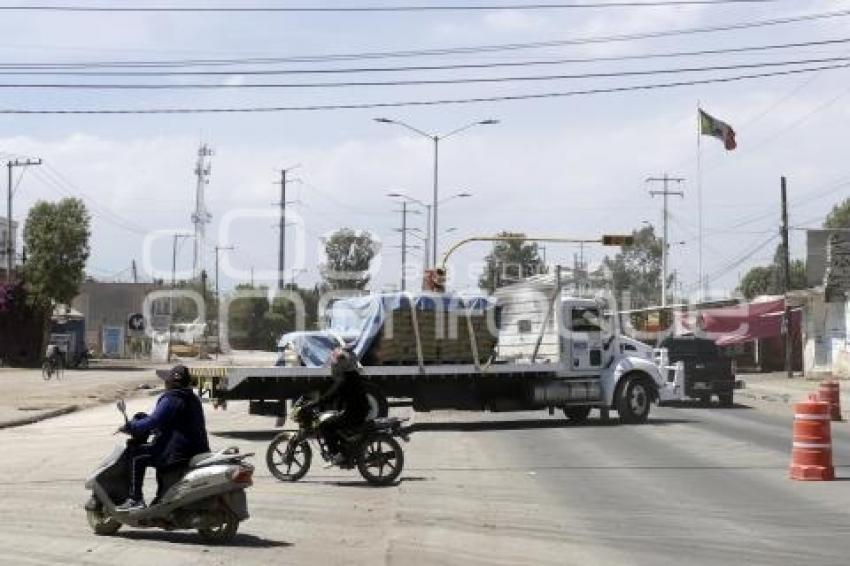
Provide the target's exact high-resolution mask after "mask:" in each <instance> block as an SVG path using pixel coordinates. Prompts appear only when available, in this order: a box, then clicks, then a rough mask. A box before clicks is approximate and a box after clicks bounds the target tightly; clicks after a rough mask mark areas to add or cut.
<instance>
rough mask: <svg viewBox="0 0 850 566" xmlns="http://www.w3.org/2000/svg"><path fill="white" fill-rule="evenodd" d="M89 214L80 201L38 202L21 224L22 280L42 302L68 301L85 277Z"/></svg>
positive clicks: (63, 302)
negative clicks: (22, 230)
mask: <svg viewBox="0 0 850 566" xmlns="http://www.w3.org/2000/svg"><path fill="white" fill-rule="evenodd" d="M90 223H91V217H90V215H89V213H88V211H87V210H86V206H85V204H83V201H81V200H80V199H76V198H65V199H62V200H61V201H59V202H57V203H51V202H45V201H39V202H37V203H36V204H35V206H33V207H32V208H31V209H30V212H29V215H28V216H27V221H26V225H25V226H24V243H25V245H26V251H27V261H26V263H25V265H24V270H23V272H24V280H25V281H26V283H27V287H28V289H29V291H30V294H31V295H32V296H33V298H34V299H35V300H37V301H39V302H42V303H44V304H46V303H50V302H54V303H62V304H70V302H71V299H73V298H74V297H75V296H76V295H77V293H78V292H79V289H80V285H81V284H82V282H83V279H84V277H85V267H86V261H88V258H89V253H90V248H89V238H90V237H91V230H90Z"/></svg>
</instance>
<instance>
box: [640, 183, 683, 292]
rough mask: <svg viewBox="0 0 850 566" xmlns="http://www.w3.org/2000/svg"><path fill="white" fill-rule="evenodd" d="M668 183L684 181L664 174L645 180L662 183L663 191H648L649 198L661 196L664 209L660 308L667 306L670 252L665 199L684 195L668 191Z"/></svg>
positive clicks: (679, 192)
mask: <svg viewBox="0 0 850 566" xmlns="http://www.w3.org/2000/svg"><path fill="white" fill-rule="evenodd" d="M670 181H673V182H675V183H678V184H681V183H682V182H684V179H683V178H681V177H670V176H669V175H668V174H667V173H664V176H663V177H649V178H647V179H646V182H647V183H662V186H663V187H664V188H663V190H660V191H649V194H650V195H651V196H653V197H654V196H656V195H661V196H662V197H663V198H664V208H663V213H662V219H663V225H664V239H663V242H662V247H661V306H662V307H666V306H667V269H668V254H669V252H670V245H669V243H668V238H667V219H668V214H667V197H669V196H671V195H676V196H680V197H682V198H685V193H684V192H682V191H671V190H669V188H668V187H669V184H670Z"/></svg>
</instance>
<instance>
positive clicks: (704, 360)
mask: <svg viewBox="0 0 850 566" xmlns="http://www.w3.org/2000/svg"><path fill="white" fill-rule="evenodd" d="M661 347H662V348H667V352H668V355H669V360H670V363H671V364H673V363H676V362H680V361H681V362H684V364H685V391H684V393H685V395H686V396H687V397H690V398H691V399H699V400H701V401H702V402H704V403H708V402H710V401H711V396H712V395H717V398H718V400H719V401H720V405H721V406H723V407H731V406H732V403H733V396H734V391H735V371H734V366H733V362H732V360H731V359H729V358H727V357H726V356H724V355H723V354H721V353H720V350H718V348H717V344H715V343H714V341H713V340H709V339H708V338H699V337H697V336H677V337H669V338H666V339H665V340H664V341H663V342H662V343H661Z"/></svg>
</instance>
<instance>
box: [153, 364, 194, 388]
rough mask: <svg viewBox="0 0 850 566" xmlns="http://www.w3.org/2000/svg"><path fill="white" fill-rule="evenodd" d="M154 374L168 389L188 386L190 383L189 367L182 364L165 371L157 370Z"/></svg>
mask: <svg viewBox="0 0 850 566" xmlns="http://www.w3.org/2000/svg"><path fill="white" fill-rule="evenodd" d="M156 375H157V376H158V377H159V378H160V379H162V380H163V381H164V382H165V387H166V388H168V389H177V388H180V387H189V385H191V384H192V376H190V375H189V368H187V367H186V366H184V365H177V366H174V367H173V368H171V369H170V370H167V371H161V370H160V371H157V372H156Z"/></svg>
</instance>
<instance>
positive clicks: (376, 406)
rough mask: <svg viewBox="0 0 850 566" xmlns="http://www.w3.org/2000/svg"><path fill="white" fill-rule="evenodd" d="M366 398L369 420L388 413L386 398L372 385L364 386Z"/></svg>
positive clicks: (388, 407) (382, 416)
mask: <svg viewBox="0 0 850 566" xmlns="http://www.w3.org/2000/svg"><path fill="white" fill-rule="evenodd" d="M366 399H367V400H368V401H369V413H368V414H367V416H366V418H368V419H369V420H374V419H382V418H384V417H386V416H388V415H389V414H390V404H389V403H388V402H387V398H386V397H384V395H383V394H382V393H381V392H380V391H379V390H378V388H377V387H374V386H366Z"/></svg>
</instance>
